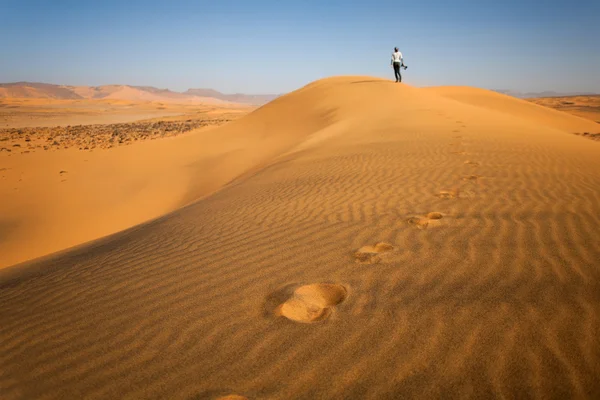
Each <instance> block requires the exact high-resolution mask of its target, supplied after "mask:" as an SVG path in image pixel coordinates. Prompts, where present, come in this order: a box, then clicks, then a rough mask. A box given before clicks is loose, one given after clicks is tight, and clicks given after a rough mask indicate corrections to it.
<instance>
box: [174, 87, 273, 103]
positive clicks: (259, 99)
mask: <svg viewBox="0 0 600 400" xmlns="http://www.w3.org/2000/svg"><path fill="white" fill-rule="evenodd" d="M184 93H185V94H190V95H194V96H202V97H213V98H215V99H220V100H223V101H230V102H232V103H244V104H252V105H262V104H266V103H268V102H270V101H271V100H274V99H276V98H277V97H279V96H280V95H278V94H243V93H235V94H224V93H221V92H218V91H216V90H214V89H188V90H187V91H186V92H184Z"/></svg>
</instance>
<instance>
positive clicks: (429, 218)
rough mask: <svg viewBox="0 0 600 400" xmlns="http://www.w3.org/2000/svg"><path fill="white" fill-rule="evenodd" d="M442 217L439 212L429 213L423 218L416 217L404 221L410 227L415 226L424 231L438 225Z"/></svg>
mask: <svg viewBox="0 0 600 400" xmlns="http://www.w3.org/2000/svg"><path fill="white" fill-rule="evenodd" d="M443 217H444V216H443V215H442V213H439V212H430V213H429V214H427V215H426V216H425V217H421V216H416V217H410V218H409V219H407V220H406V222H408V223H409V224H411V225H415V226H416V227H417V228H419V229H425V228H427V227H429V226H435V225H439V223H440V219H442V218H443Z"/></svg>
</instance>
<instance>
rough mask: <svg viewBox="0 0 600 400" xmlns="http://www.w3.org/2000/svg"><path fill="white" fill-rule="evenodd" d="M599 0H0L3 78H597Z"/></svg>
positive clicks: (534, 85) (266, 87) (579, 83)
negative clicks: (398, 62) (397, 73)
mask: <svg viewBox="0 0 600 400" xmlns="http://www.w3.org/2000/svg"><path fill="white" fill-rule="evenodd" d="M598 21H600V1H598V0H577V1H574V2H568V1H565V0H561V1H554V0H546V1H542V0H520V1H514V0H504V1H488V0H480V1H474V0H473V1H471V0H448V1H440V0H412V1H399V0H397V1H388V0H379V1H378V0H371V1H363V0H356V1H352V0H348V1H340V0H306V1H300V0H296V1H286V0H278V1H275V0H253V1H250V0H239V1H233V0H210V1H204V0H198V1H175V0H173V1H166V0H165V1H153V0H146V1H138V0H129V1H125V0H123V1H113V0H104V1H86V0H79V1H63V0H48V1H28V0H0V22H1V23H0V37H2V38H3V40H2V53H1V57H0V82H13V81H21V80H26V81H36V82H48V83H59V84H70V85H102V84H113V83H118V84H131V85H150V86H156V87H160V88H169V89H173V90H186V89H188V88H191V87H194V88H198V87H205V88H214V89H217V90H220V91H222V92H225V93H232V92H244V93H282V92H287V91H290V90H293V89H296V88H298V87H300V86H302V85H304V84H306V83H309V82H311V81H313V80H315V79H319V78H323V77H327V76H332V75H348V74H352V75H354V74H357V75H373V76H380V77H388V78H390V79H393V71H392V70H391V68H390V65H389V59H390V54H391V51H392V49H393V47H394V46H398V47H400V50H401V51H402V52H403V54H404V58H405V61H406V64H407V65H408V66H409V68H408V70H407V71H406V72H405V73H404V80H405V82H406V83H409V84H412V85H416V86H432V85H469V86H478V87H484V88H492V89H512V90H519V91H542V90H555V91H561V92H567V91H591V92H600V72H599V71H600V39H598V38H600V23H599V22H598Z"/></svg>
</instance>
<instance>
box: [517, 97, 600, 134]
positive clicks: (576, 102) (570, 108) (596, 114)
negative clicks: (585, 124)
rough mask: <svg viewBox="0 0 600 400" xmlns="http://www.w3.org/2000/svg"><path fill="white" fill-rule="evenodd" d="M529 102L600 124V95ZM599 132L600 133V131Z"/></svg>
mask: <svg viewBox="0 0 600 400" xmlns="http://www.w3.org/2000/svg"><path fill="white" fill-rule="evenodd" d="M528 101H530V102H532V103H535V104H539V105H541V106H545V107H551V108H555V109H557V110H561V111H565V112H568V113H570V114H573V115H577V116H579V117H583V118H587V119H590V120H592V121H596V122H597V123H599V124H600V95H587V96H562V97H541V98H535V99H528ZM599 128H600V126H599ZM597 130H598V132H600V129H597Z"/></svg>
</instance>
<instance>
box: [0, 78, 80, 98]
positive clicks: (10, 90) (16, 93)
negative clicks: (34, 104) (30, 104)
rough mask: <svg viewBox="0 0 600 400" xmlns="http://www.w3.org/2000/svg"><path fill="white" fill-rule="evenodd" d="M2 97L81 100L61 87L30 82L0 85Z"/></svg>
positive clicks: (75, 94) (0, 95) (0, 96)
mask: <svg viewBox="0 0 600 400" xmlns="http://www.w3.org/2000/svg"><path fill="white" fill-rule="evenodd" d="M4 97H25V98H42V99H69V100H74V99H81V98H82V97H81V96H79V95H78V94H77V93H74V92H73V91H72V90H70V89H67V88H65V87H63V86H59V85H51V84H49V83H32V82H14V83H0V98H4Z"/></svg>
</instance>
